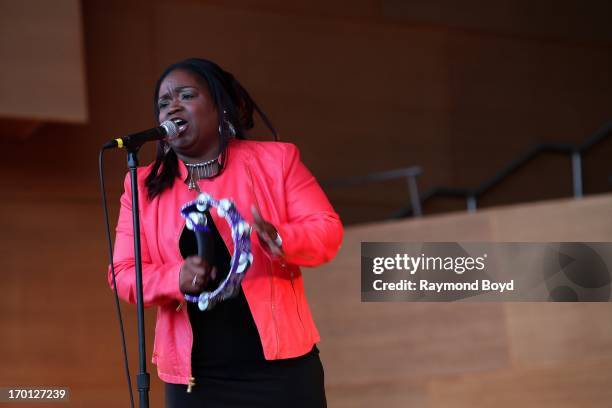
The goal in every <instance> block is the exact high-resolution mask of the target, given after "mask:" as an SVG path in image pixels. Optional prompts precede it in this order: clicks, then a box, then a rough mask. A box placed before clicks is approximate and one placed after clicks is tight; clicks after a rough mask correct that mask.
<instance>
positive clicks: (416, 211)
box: [406, 174, 423, 217]
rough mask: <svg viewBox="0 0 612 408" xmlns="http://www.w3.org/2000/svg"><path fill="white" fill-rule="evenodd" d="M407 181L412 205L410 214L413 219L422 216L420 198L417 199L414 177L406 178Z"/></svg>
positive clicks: (417, 193) (417, 192)
mask: <svg viewBox="0 0 612 408" xmlns="http://www.w3.org/2000/svg"><path fill="white" fill-rule="evenodd" d="M406 178H407V181H408V189H409V190H410V204H411V205H412V214H413V215H414V216H415V217H420V216H422V215H423V212H422V209H421V198H420V197H419V189H418V186H417V183H416V176H415V175H414V174H412V175H409V176H407V177H406Z"/></svg>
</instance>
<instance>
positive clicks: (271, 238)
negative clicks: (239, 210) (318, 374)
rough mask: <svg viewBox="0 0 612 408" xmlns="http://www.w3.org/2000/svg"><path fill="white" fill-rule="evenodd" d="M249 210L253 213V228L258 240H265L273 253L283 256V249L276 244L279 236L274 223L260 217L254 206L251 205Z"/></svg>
mask: <svg viewBox="0 0 612 408" xmlns="http://www.w3.org/2000/svg"><path fill="white" fill-rule="evenodd" d="M251 212H252V213H253V228H255V231H256V232H257V235H258V236H259V239H260V241H263V242H265V244H266V245H267V246H268V248H269V249H270V252H272V254H273V255H275V256H283V250H282V248H281V246H280V245H278V244H277V242H278V241H279V240H280V238H279V236H278V231H277V230H276V228H275V227H274V225H272V224H270V223H269V222H268V221H266V220H264V219H263V218H261V215H259V211H257V208H256V207H255V206H252V207H251Z"/></svg>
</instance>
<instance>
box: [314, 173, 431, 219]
mask: <svg viewBox="0 0 612 408" xmlns="http://www.w3.org/2000/svg"><path fill="white" fill-rule="evenodd" d="M422 172H423V170H421V168H420V167H418V166H412V167H405V168H402V169H396V170H388V171H381V172H377V173H369V174H367V175H365V176H352V177H342V178H337V179H333V180H328V181H326V182H324V183H323V187H330V188H334V187H349V186H354V185H358V184H364V183H371V182H375V181H386V180H395V179H398V178H405V179H406V183H407V184H408V192H409V195H410V210H411V212H412V213H413V214H414V216H415V217H420V216H421V215H422V213H423V212H422V210H421V198H420V197H419V189H418V187H417V182H416V178H417V176H418V175H420V174H421V173H422Z"/></svg>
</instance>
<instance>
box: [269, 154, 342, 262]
mask: <svg viewBox="0 0 612 408" xmlns="http://www.w3.org/2000/svg"><path fill="white" fill-rule="evenodd" d="M286 146H288V147H287V149H286V151H285V154H284V156H283V175H284V183H285V202H286V206H287V207H286V208H287V219H288V220H287V222H285V223H282V224H280V225H277V226H276V228H277V230H278V233H279V234H280V236H281V238H282V240H283V244H282V248H283V253H284V255H283V257H284V259H285V260H286V261H287V262H288V263H291V264H295V265H300V266H317V265H320V264H322V263H324V262H328V261H330V260H331V259H332V258H333V257H334V256H335V255H336V253H337V252H338V249H339V248H340V244H341V243H342V234H343V229H342V223H341V222H340V217H339V216H338V214H336V212H335V211H334V209H333V207H332V206H331V204H330V202H329V200H328V199H327V196H326V195H325V193H324V192H323V190H322V189H321V186H319V183H317V181H316V179H315V178H314V176H313V175H312V173H311V172H310V171H309V170H308V169H307V168H306V166H305V165H304V164H303V163H302V161H301V160H300V153H299V150H298V149H297V147H296V146H295V145H293V144H286Z"/></svg>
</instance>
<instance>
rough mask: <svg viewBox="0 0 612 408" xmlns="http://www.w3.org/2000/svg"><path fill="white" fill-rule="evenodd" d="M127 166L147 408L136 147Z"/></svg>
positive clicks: (144, 407)
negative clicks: (130, 186) (130, 193)
mask: <svg viewBox="0 0 612 408" xmlns="http://www.w3.org/2000/svg"><path fill="white" fill-rule="evenodd" d="M127 152H128V156H127V164H128V169H129V171H130V179H131V184H132V222H133V225H134V261H135V268H136V309H137V316H138V360H139V371H138V374H137V376H136V384H137V388H138V396H139V407H140V408H148V407H149V388H150V376H149V373H147V353H146V347H145V330H144V302H143V294H142V257H141V252H140V210H139V206H138V173H137V171H136V169H137V168H138V147H137V148H128V149H127Z"/></svg>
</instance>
